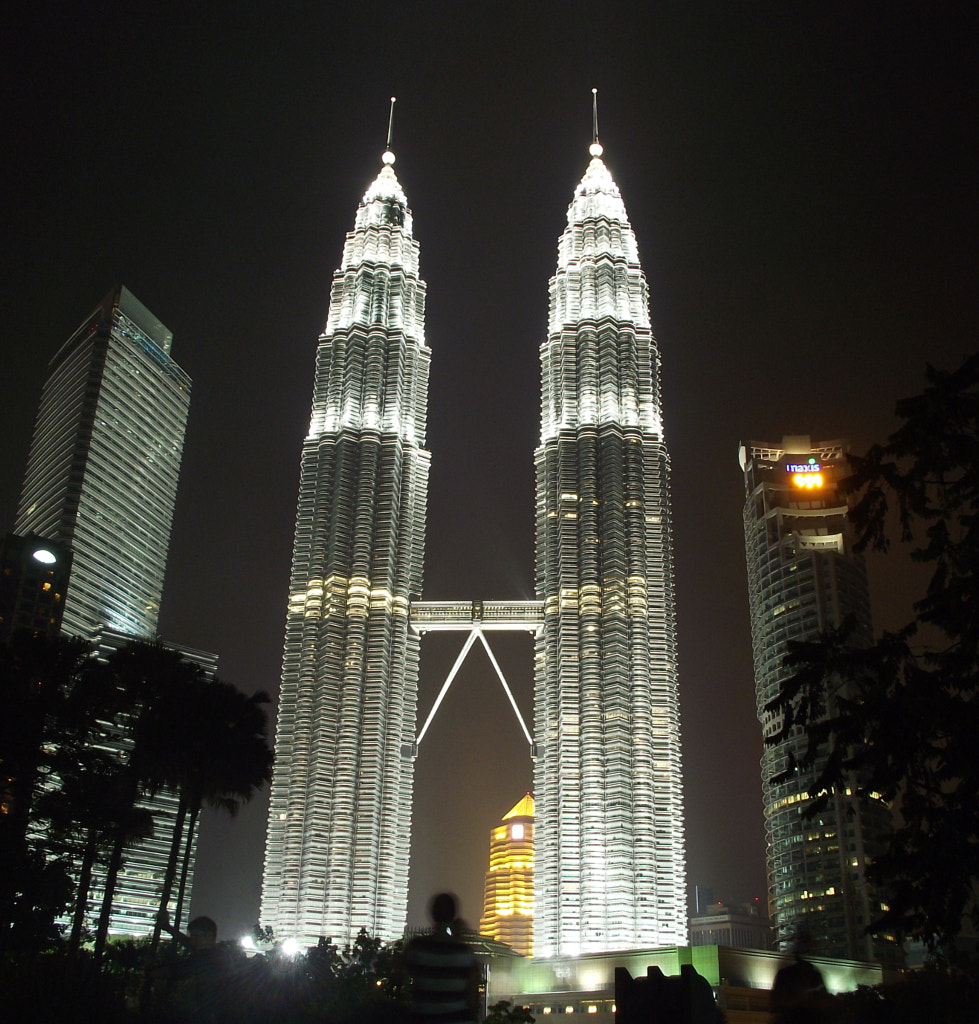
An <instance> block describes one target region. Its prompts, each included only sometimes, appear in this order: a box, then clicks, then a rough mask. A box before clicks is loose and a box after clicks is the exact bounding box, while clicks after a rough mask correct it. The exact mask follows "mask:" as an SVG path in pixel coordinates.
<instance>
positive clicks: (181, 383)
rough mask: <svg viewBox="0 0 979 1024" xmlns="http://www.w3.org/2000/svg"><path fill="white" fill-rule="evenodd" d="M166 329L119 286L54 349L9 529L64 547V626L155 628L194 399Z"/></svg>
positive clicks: (74, 630) (148, 632) (136, 631)
mask: <svg viewBox="0 0 979 1024" xmlns="http://www.w3.org/2000/svg"><path fill="white" fill-rule="evenodd" d="M172 339H173V334H172V332H171V331H169V330H168V329H167V328H166V327H164V326H163V324H161V323H160V321H159V320H158V319H157V317H155V316H154V315H153V314H152V313H151V312H150V311H149V310H148V309H147V308H146V307H145V306H144V305H143V304H142V303H141V302H139V301H137V299H136V298H135V297H134V296H133V295H132V294H131V293H130V292H128V291H127V290H126V289H125V288H122V287H119V288H116V289H114V290H113V291H112V292H110V293H109V294H108V295H107V296H106V297H105V299H103V301H102V303H101V304H100V305H99V306H98V307H97V308H96V309H95V311H94V312H93V313H92V314H91V315H90V316H89V317H88V318H87V319H86V320H85V321H84V322H83V323H82V325H81V326H80V327H79V328H78V330H77V331H75V333H74V334H73V335H72V336H71V337H70V338H69V339H68V341H66V342H65V344H64V345H62V346H61V348H60V349H59V350H58V352H57V353H56V355H55V356H54V359H52V361H51V365H50V371H49V374H48V378H47V381H46V382H45V385H44V389H43V391H42V394H41V406H40V410H39V412H38V416H37V422H36V424H35V428H34V438H33V441H32V443H31V450H30V456H29V458H28V464H27V474H26V476H25V480H24V487H23V490H22V492H21V498H20V505H19V507H18V511H17V520H16V524H15V526H14V532H15V533H17V534H20V535H24V534H28V533H35V534H38V535H39V536H41V537H48V538H50V539H51V540H55V541H58V542H59V543H61V544H64V545H66V546H67V547H69V548H70V549H71V551H72V559H73V560H72V567H71V580H70V583H69V586H68V592H67V595H66V597H65V607H64V619H63V624H62V631H63V632H65V633H67V634H69V635H77V636H82V637H84V638H85V639H91V638H92V637H93V636H94V634H95V631H96V630H97V629H99V628H100V627H102V626H105V627H107V628H109V629H112V630H116V631H118V632H120V633H129V634H132V635H134V636H138V637H142V638H144V639H145V638H148V637H153V636H155V635H156V631H157V619H158V616H159V613H160V597H161V594H162V591H163V576H164V571H165V569H166V564H167V552H168V549H169V547H170V527H171V524H172V522H173V507H174V502H175V500H176V496H177V478H178V476H179V473H180V460H181V457H182V455H183V446H184V433H185V431H186V428H187V413H188V409H189V406H190V378H189V377H188V376H187V374H186V373H184V371H183V370H181V369H180V367H179V366H177V364H176V363H175V362H174V361H173V359H172V357H171V356H170V343H171V341H172Z"/></svg>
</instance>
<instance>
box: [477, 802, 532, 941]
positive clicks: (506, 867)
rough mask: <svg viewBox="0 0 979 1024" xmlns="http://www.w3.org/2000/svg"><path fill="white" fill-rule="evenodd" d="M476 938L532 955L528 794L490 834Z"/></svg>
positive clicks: (530, 823) (530, 824) (530, 845)
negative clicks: (493, 940) (499, 943)
mask: <svg viewBox="0 0 979 1024" xmlns="http://www.w3.org/2000/svg"><path fill="white" fill-rule="evenodd" d="M479 933H480V935H488V936H490V938H493V939H496V940H497V941H499V942H505V943H506V944H507V945H508V946H510V947H511V948H513V949H515V950H516V951H517V952H518V953H522V954H523V955H524V956H531V955H532V954H533V951H534V798H533V797H532V796H531V795H530V794H529V793H528V794H527V795H526V796H525V797H524V798H523V799H522V800H519V801H518V802H517V803H516V804H514V806H513V807H511V808H510V810H509V811H507V813H506V814H504V815H503V818H502V819H501V820H500V823H499V824H498V825H496V826H494V828H493V829H492V830H491V831H490V852H489V870H488V871H487V872H486V881H485V883H484V886H483V916H482V917H481V918H480V920H479Z"/></svg>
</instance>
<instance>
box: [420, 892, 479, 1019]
mask: <svg viewBox="0 0 979 1024" xmlns="http://www.w3.org/2000/svg"><path fill="white" fill-rule="evenodd" d="M430 913H431V917H432V921H433V927H432V930H431V932H429V933H428V934H427V935H420V936H418V937H416V938H414V939H412V940H411V941H410V942H409V943H408V946H407V948H406V949H405V963H406V966H407V968H408V974H409V975H410V976H411V990H410V993H409V1002H410V1007H411V1021H412V1024H476V1021H477V1020H478V1018H479V1012H478V1007H479V964H478V963H477V961H476V957H475V956H474V955H473V951H472V950H471V949H470V948H469V947H468V946H467V945H466V943H465V942H463V941H462V938H461V936H460V935H459V934H458V933H459V930H460V929H459V927H458V925H457V922H456V901H455V897H454V896H453V895H452V894H451V893H447V892H443V893H439V895H438V896H436V897H435V899H433V900H432V905H431V908H430Z"/></svg>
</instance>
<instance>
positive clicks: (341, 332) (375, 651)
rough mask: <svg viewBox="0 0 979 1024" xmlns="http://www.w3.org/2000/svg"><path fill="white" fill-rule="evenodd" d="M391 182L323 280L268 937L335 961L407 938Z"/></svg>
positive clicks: (415, 408) (413, 520)
mask: <svg viewBox="0 0 979 1024" xmlns="http://www.w3.org/2000/svg"><path fill="white" fill-rule="evenodd" d="M411 226H412V221H411V214H410V212H409V210H408V208H407V202H406V199H405V195H404V192H403V191H402V189H401V185H400V184H399V182H398V180H397V178H396V177H395V174H394V171H393V169H392V168H391V167H390V166H385V167H384V168H383V169H382V170H381V172H380V174H379V175H378V177H377V179H376V180H375V181H374V183H373V184H372V185H371V186H370V188H369V189H368V191H367V193H366V194H365V195H364V197H363V200H362V201H361V204H360V206H359V208H358V211H357V216H356V222H355V226H354V230H353V231H352V232H351V233H350V234H348V236H347V241H346V245H345V247H344V252H343V259H342V263H341V266H340V268H339V269H338V270H337V271H336V273H335V274H334V278H333V285H332V289H331V296H330V310H329V314H328V318H327V323H326V327H325V329H324V332H323V334H322V336H321V337H320V341H319V347H318V350H317V356H316V376H315V383H314V390H313V400H312V415H311V419H310V431H309V434H308V436H307V438H306V440H305V442H304V444H303V451H302V463H301V473H300V490H299V506H298V512H297V518H296V536H295V546H294V553H293V564H292V575H291V581H290V597H289V608H288V613H287V621H286V636H285V651H284V658H283V669H282V687H281V694H280V699H279V717H278V725H277V731H276V741H275V744H276V748H275V749H276V764H275V775H274V779H273V783H272V789H271V799H270V810H269V828H268V840H267V849H266V860H265V873H264V880H263V890H262V918H261V919H262V923H263V924H265V925H270V926H271V927H272V928H273V929H274V931H275V934H276V936H277V937H281V938H287V937H293V938H296V939H297V940H299V941H300V942H301V943H304V944H313V943H315V942H316V941H317V939H318V938H319V937H320V936H325V937H331V938H332V939H333V940H334V941H336V942H338V943H340V944H343V943H344V942H347V941H352V940H353V939H354V938H355V937H356V935H357V932H358V931H359V930H360V929H361V928H366V929H367V930H368V931H369V932H371V934H373V935H377V936H379V937H380V938H382V939H384V940H385V941H390V940H393V939H395V938H397V937H399V936H400V935H401V934H402V932H403V929H404V924H405V913H406V906H407V889H408V854H409V841H410V830H411V819H410V815H411V793H412V782H413V773H414V764H413V760H412V743H413V740H414V727H415V721H416V717H417V683H418V652H419V640H418V636H417V635H416V634H415V633H414V632H413V631H411V630H410V629H409V622H408V609H409V597H410V595H412V594H416V595H417V594H419V593H420V592H421V585H422V559H423V548H424V534H425V517H426V500H427V489H428V473H429V453H428V452H427V451H425V450H424V449H423V448H422V445H423V444H424V441H425V430H426V415H427V396H428V372H429V361H430V351H429V349H428V348H427V347H426V345H425V341H424V327H423V325H424V299H425V286H424V283H423V282H422V281H421V280H420V279H419V278H418V245H417V243H416V242H415V241H414V240H413V239H412V236H411Z"/></svg>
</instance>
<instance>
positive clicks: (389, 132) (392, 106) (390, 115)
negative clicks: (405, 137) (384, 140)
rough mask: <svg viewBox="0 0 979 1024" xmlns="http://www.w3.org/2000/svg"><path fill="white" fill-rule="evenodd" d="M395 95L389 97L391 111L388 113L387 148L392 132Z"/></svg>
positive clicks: (389, 145)
mask: <svg viewBox="0 0 979 1024" xmlns="http://www.w3.org/2000/svg"><path fill="white" fill-rule="evenodd" d="M396 99H397V96H392V97H391V113H390V114H388V149H390V148H391V137H392V136H393V134H394V102H395V100H396Z"/></svg>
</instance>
